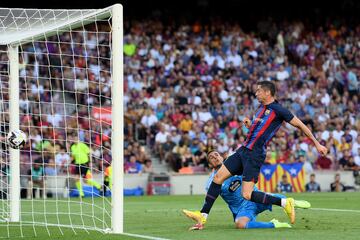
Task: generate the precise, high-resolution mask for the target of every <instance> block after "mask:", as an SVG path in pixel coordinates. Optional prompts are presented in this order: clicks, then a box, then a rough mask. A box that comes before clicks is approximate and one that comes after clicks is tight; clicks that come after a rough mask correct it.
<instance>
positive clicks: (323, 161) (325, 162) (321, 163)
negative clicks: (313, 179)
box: [315, 154, 333, 169]
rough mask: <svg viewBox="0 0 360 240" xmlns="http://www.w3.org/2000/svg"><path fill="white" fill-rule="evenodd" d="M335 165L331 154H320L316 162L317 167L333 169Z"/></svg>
mask: <svg viewBox="0 0 360 240" xmlns="http://www.w3.org/2000/svg"><path fill="white" fill-rule="evenodd" d="M332 165H333V161H332V157H331V155H330V154H327V155H326V156H319V157H318V159H317V160H316V162H315V167H316V168H317V169H331V166H332Z"/></svg>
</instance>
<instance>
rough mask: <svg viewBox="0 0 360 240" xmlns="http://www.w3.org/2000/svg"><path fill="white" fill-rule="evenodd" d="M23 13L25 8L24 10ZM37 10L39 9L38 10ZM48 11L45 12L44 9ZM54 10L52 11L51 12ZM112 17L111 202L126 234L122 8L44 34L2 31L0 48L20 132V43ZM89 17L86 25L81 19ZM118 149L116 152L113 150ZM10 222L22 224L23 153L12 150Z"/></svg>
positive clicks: (116, 229)
mask: <svg viewBox="0 0 360 240" xmlns="http://www.w3.org/2000/svg"><path fill="white" fill-rule="evenodd" d="M22 10H23V9H22ZM37 10H38V9H37ZM44 11H45V10H44ZM50 11H51V10H50ZM110 12H111V16H112V34H111V36H112V40H111V52H112V54H111V57H112V64H111V79H112V141H111V151H112V169H113V170H112V171H113V181H112V182H113V186H112V199H111V201H112V202H111V208H112V210H111V218H112V221H111V227H112V231H111V232H112V233H116V234H120V233H123V230H124V229H123V222H124V220H123V213H124V211H123V205H124V204H123V176H124V171H123V140H124V133H123V131H124V130H123V116H124V114H123V111H124V110H123V7H122V5H121V4H115V5H113V6H110V7H108V8H104V9H100V10H97V11H93V12H91V13H89V14H88V15H85V16H82V17H81V18H80V17H78V18H74V19H71V20H68V21H60V22H52V23H51V24H49V26H48V27H47V28H43V29H41V31H40V30H39V31H36V30H35V31H9V32H4V31H3V32H1V30H0V45H6V46H7V47H8V52H9V63H10V79H9V81H10V82H9V86H10V109H9V115H10V131H11V130H15V129H19V51H18V47H19V43H21V44H24V43H26V42H31V41H33V40H35V39H41V38H43V37H49V36H52V35H55V34H56V33H57V31H58V30H59V29H61V30H62V29H66V28H68V27H69V26H70V27H71V28H75V27H76V26H79V24H89V23H92V21H90V20H88V19H92V18H94V19H95V17H96V19H102V18H106V17H109V16H110V14H109V13H110ZM85 18H86V22H85V23H84V22H81V20H83V19H85ZM114 150H116V151H114ZM10 162H11V163H10V166H11V177H10V179H11V181H10V189H11V191H10V221H11V222H19V221H20V213H21V204H20V151H19V150H16V149H10Z"/></svg>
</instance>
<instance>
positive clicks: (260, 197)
mask: <svg viewBox="0 0 360 240" xmlns="http://www.w3.org/2000/svg"><path fill="white" fill-rule="evenodd" d="M255 182H257V179H256V181H255ZM255 182H254V181H251V182H250V181H245V180H244V181H243V183H242V192H241V193H242V196H243V197H244V198H245V199H247V200H250V201H252V202H255V203H262V204H265V205H270V204H271V205H278V206H280V207H282V208H284V211H285V213H286V214H287V215H288V217H289V218H290V222H291V224H294V223H295V202H294V199H293V198H281V197H278V196H275V195H272V194H269V193H265V192H261V191H254V185H255Z"/></svg>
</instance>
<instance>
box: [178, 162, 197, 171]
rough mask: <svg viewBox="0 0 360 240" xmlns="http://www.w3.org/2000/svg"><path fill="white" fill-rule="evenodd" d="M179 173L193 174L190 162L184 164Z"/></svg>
mask: <svg viewBox="0 0 360 240" xmlns="http://www.w3.org/2000/svg"><path fill="white" fill-rule="evenodd" d="M179 173H181V174H193V173H194V171H193V169H192V168H191V166H189V162H187V161H186V162H184V163H183V166H182V167H181V168H180V169H179Z"/></svg>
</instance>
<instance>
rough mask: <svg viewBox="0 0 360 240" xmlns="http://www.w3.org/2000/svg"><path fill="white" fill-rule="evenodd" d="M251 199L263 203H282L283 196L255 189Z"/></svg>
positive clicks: (279, 204)
mask: <svg viewBox="0 0 360 240" xmlns="http://www.w3.org/2000/svg"><path fill="white" fill-rule="evenodd" d="M251 201H252V202H256V203H262V204H272V205H278V206H282V205H281V198H279V197H276V196H273V195H270V194H266V193H264V192H260V191H253V192H252V194H251Z"/></svg>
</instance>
